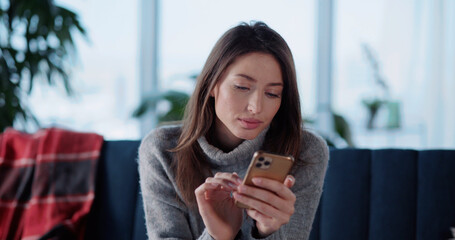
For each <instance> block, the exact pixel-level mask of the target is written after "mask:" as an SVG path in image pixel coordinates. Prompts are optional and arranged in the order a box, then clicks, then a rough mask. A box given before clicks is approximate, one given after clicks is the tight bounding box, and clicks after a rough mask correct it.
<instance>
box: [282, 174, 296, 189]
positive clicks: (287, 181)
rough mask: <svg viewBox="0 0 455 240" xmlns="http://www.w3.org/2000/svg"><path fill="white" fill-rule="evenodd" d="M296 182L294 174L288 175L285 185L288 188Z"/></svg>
mask: <svg viewBox="0 0 455 240" xmlns="http://www.w3.org/2000/svg"><path fill="white" fill-rule="evenodd" d="M294 183H295V178H294V177H293V176H292V175H288V176H287V177H286V179H285V180H284V185H285V186H286V187H288V188H291V187H292V186H294Z"/></svg>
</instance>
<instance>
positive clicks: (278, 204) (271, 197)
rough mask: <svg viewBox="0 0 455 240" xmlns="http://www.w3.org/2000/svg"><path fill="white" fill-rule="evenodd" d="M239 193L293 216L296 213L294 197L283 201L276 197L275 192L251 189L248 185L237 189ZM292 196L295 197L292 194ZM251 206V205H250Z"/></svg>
mask: <svg viewBox="0 0 455 240" xmlns="http://www.w3.org/2000/svg"><path fill="white" fill-rule="evenodd" d="M282 187H283V188H286V187H285V186H282ZM237 191H238V192H239V193H240V194H243V195H246V196H249V197H251V198H253V199H257V200H260V201H262V202H264V203H267V204H268V205H270V206H272V207H274V208H276V209H278V210H280V211H283V212H285V213H288V214H293V213H294V202H293V198H292V196H291V197H289V199H283V198H281V197H280V196H278V195H276V194H275V193H273V192H270V191H268V190H264V189H261V188H256V187H251V186H247V185H240V186H239V187H238V188H237ZM291 194H292V195H294V194H293V193H292V192H291ZM249 206H250V205H249Z"/></svg>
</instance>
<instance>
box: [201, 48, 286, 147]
mask: <svg viewBox="0 0 455 240" xmlns="http://www.w3.org/2000/svg"><path fill="white" fill-rule="evenodd" d="M282 91H283V79H282V74H281V69H280V65H279V64H278V62H277V61H276V60H275V58H274V57H273V56H272V55H270V54H265V53H248V54H245V55H242V56H240V57H238V58H236V60H235V61H234V62H233V63H232V64H231V65H230V66H229V67H228V68H227V69H226V71H225V73H224V74H223V75H222V77H221V79H220V81H219V82H218V83H217V84H216V85H215V88H214V89H213V90H212V92H211V93H210V94H211V96H213V97H214V98H215V112H216V117H217V118H216V122H215V132H216V133H215V134H216V135H215V137H216V141H217V142H218V143H220V144H221V145H223V146H224V147H227V148H230V149H232V148H234V147H235V146H237V145H238V144H240V143H241V142H242V141H243V140H244V139H254V138H255V137H256V136H258V135H259V133H261V132H262V130H264V129H265V128H266V127H267V126H269V124H270V123H271V122H272V119H273V117H274V116H275V114H276V113H277V111H278V109H279V108H280V104H281V97H282Z"/></svg>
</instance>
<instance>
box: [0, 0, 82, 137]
mask: <svg viewBox="0 0 455 240" xmlns="http://www.w3.org/2000/svg"><path fill="white" fill-rule="evenodd" d="M76 32H78V33H79V34H82V36H86V32H85V29H84V28H83V27H82V26H81V24H80V22H79V19H78V16H77V14H76V13H74V12H72V11H70V10H68V9H67V8H64V7H62V6H58V5H56V4H55V3H54V1H53V0H32V1H30V0H8V1H2V2H0V79H1V84H0V130H1V131H3V130H4V129H5V128H6V127H9V126H13V124H14V122H15V121H18V120H19V121H20V120H22V121H23V122H24V123H25V122H27V121H30V120H31V121H32V122H34V123H35V124H37V125H38V126H39V123H38V121H37V119H36V118H35V117H34V115H33V113H32V112H31V111H30V109H28V107H27V105H26V103H25V101H24V98H26V97H27V96H28V95H29V94H30V93H31V92H32V90H33V86H34V83H35V81H36V80H38V79H41V80H45V81H46V82H47V83H48V84H49V85H54V84H55V83H56V82H57V81H61V82H63V85H64V87H65V90H66V92H67V94H68V95H70V94H71V92H72V89H71V85H70V72H71V67H72V66H71V60H72V58H71V57H72V56H75V52H76V46H75V43H74V41H73V36H74V34H75V33H76Z"/></svg>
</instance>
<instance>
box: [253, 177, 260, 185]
mask: <svg viewBox="0 0 455 240" xmlns="http://www.w3.org/2000/svg"><path fill="white" fill-rule="evenodd" d="M251 181H253V183H254V184H260V183H261V181H262V180H261V179H259V178H253V179H251Z"/></svg>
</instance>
